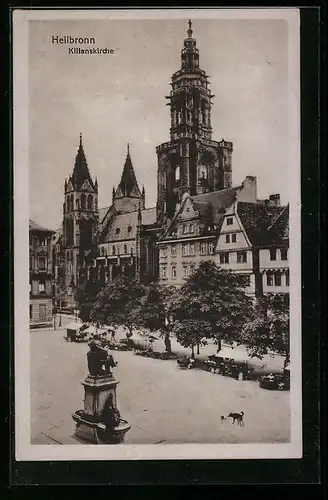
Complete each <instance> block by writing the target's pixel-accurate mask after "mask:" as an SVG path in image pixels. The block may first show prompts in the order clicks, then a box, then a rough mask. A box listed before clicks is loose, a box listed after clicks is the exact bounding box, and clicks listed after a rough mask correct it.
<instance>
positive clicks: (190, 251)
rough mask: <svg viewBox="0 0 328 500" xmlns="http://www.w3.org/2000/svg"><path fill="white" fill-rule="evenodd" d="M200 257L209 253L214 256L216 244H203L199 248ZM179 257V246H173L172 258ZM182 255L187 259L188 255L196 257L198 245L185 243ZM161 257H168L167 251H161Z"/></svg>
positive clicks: (211, 242)
mask: <svg viewBox="0 0 328 500" xmlns="http://www.w3.org/2000/svg"><path fill="white" fill-rule="evenodd" d="M199 253H200V255H207V253H209V254H210V255H212V254H213V253H214V243H213V241H210V242H209V243H206V242H201V243H200V248H199ZM176 255H177V245H171V256H172V257H175V256H176ZM182 255H183V256H184V257H185V256H187V255H189V256H190V255H196V244H195V243H184V244H183V245H182ZM161 257H167V249H166V248H162V249H161Z"/></svg>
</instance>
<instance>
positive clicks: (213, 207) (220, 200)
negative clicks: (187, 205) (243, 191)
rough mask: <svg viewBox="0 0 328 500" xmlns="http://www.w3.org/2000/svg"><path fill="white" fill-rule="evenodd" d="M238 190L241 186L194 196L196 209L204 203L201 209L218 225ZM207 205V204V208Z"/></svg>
mask: <svg viewBox="0 0 328 500" xmlns="http://www.w3.org/2000/svg"><path fill="white" fill-rule="evenodd" d="M238 190H240V186H237V187H232V188H228V189H222V190H220V191H213V192H212V193H204V194H199V195H197V196H193V197H192V199H193V202H194V205H195V208H196V210H198V206H199V207H200V206H201V205H200V204H202V205H203V208H202V209H201V210H202V212H203V214H204V215H206V216H209V217H210V218H211V219H212V221H213V222H214V223H215V224H217V225H218V224H220V222H221V219H222V214H223V213H224V210H225V209H226V208H227V207H229V206H230V205H231V204H232V203H233V201H234V200H235V198H236V195H237V191H238ZM205 206H207V208H206V209H205ZM201 214H202V213H201Z"/></svg>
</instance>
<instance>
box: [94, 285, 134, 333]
mask: <svg viewBox="0 0 328 500" xmlns="http://www.w3.org/2000/svg"><path fill="white" fill-rule="evenodd" d="M143 295H144V287H143V286H142V285H141V284H140V283H139V282H138V281H136V280H132V279H130V278H127V277H118V278H116V279H115V280H114V281H112V282H110V283H108V284H107V285H106V286H105V287H104V288H103V289H102V290H101V291H100V292H99V293H98V295H97V298H96V302H95V304H94V306H93V308H92V311H91V315H90V318H91V321H93V322H94V323H98V324H99V325H113V326H114V327H117V326H123V328H125V330H126V336H127V338H128V339H129V338H130V337H132V333H133V328H134V327H135V326H138V325H139V323H140V319H139V315H140V311H141V298H142V296H143Z"/></svg>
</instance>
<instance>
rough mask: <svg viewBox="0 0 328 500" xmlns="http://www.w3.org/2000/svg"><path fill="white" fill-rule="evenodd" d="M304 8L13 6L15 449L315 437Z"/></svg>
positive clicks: (198, 451) (162, 455) (89, 452)
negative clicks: (305, 388)
mask: <svg viewBox="0 0 328 500" xmlns="http://www.w3.org/2000/svg"><path fill="white" fill-rule="evenodd" d="M298 16H299V13H298V9H294V8H288V9H282V8H277V9H233V10H229V9H206V10H200V9H185V10H179V9H177V10H165V9H163V10H143V11H138V10H121V11H115V10H113V11H111V10H92V9H90V10H84V11H83V10H66V11H64V10H52V11H47V10H44V11H42V10H37V9H36V10H33V9H32V10H30V11H23V10H19V9H17V10H15V11H14V14H13V84H14V98H13V99H14V100H13V102H14V194H15V201H14V215H15V257H14V259H15V397H16V400H15V401H16V403H15V414H16V431H15V439H16V459H17V460H63V459H70V460H81V459H82V460H97V459H98V460H100V459H101V460H106V459H108V460H116V459H117V460H118V459H119V460H122V459H129V460H131V459H179V458H181V459H186V458H188V459H206V458H211V459H214V458H218V459H233V458H245V459H247V458H263V459H265V458H301V457H302V422H301V411H302V406H301V376H302V372H301V278H300V269H301V259H300V246H301V225H300V206H301V200H300V142H299V141H300V132H299V128H300V125H299V121H300V120H299V108H300V91H299V85H300V83H299V78H300V77H299V71H300V70H299V17H298Z"/></svg>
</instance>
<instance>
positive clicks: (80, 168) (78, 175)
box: [71, 133, 95, 189]
mask: <svg viewBox="0 0 328 500" xmlns="http://www.w3.org/2000/svg"><path fill="white" fill-rule="evenodd" d="M71 179H72V182H73V185H74V188H75V189H80V188H81V187H82V185H83V184H84V182H85V181H86V180H88V181H89V182H90V184H91V186H92V187H93V188H94V189H95V186H94V184H93V182H92V179H91V176H90V172H89V168H88V163H87V160H86V157H85V154H84V149H83V143H82V133H80V141H79V148H78V151H77V154H76V157H75V164H74V170H73V174H72V177H71Z"/></svg>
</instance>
